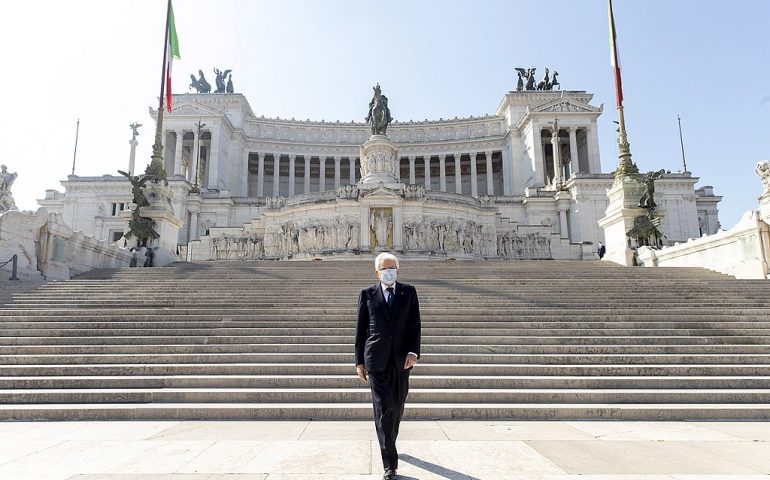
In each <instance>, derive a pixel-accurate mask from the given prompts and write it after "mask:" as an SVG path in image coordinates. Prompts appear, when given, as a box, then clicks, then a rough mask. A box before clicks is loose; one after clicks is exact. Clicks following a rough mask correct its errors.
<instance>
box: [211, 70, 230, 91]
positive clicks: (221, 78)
mask: <svg viewBox="0 0 770 480" xmlns="http://www.w3.org/2000/svg"><path fill="white" fill-rule="evenodd" d="M230 72H232V70H225V71H224V72H223V71H221V70H220V69H218V68H214V73H215V74H216V76H217V78H216V80H215V82H216V85H217V89H216V92H215V93H225V92H226V90H227V86H226V85H225V78H227V76H228V75H229V74H230Z"/></svg>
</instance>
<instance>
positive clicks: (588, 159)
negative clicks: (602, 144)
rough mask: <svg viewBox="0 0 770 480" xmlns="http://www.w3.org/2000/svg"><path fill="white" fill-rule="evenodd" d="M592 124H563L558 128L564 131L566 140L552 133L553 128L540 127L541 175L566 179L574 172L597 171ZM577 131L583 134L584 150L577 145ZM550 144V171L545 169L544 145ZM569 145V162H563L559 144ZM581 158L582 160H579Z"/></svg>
mask: <svg viewBox="0 0 770 480" xmlns="http://www.w3.org/2000/svg"><path fill="white" fill-rule="evenodd" d="M593 128H594V126H564V127H560V128H559V132H560V133H561V132H563V131H566V132H567V136H568V140H567V141H566V142H565V141H564V140H565V139H564V138H563V137H561V135H554V131H553V128H542V127H541V128H540V129H539V132H540V137H539V138H540V139H541V149H540V152H538V153H539V154H540V158H541V159H542V165H543V175H544V176H545V177H546V178H545V180H546V181H547V180H548V177H551V178H555V179H561V180H567V178H568V177H569V176H570V175H572V174H573V173H575V172H583V173H598V172H599V170H600V167H599V166H598V165H597V164H596V163H597V162H598V158H599V156H598V145H596V141H595V138H594V135H593ZM578 132H583V133H584V134H585V150H584V151H583V153H581V150H582V148H580V147H579V146H578V138H577V136H578ZM546 145H551V146H552V152H553V160H554V162H553V167H552V169H551V170H550V171H547V172H546V171H545V157H546V154H545V146H546ZM562 145H569V163H568V164H567V163H565V162H564V159H563V158H561V152H562V150H561V146H562ZM581 159H582V162H581Z"/></svg>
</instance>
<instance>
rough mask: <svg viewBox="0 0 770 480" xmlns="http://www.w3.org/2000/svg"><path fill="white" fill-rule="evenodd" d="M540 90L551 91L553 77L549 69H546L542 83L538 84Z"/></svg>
mask: <svg viewBox="0 0 770 480" xmlns="http://www.w3.org/2000/svg"><path fill="white" fill-rule="evenodd" d="M537 89H538V90H550V89H551V77H550V75H548V69H547V68H546V69H545V75H543V79H542V80H540V83H538V84H537Z"/></svg>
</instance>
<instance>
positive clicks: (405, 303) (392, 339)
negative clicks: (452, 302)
mask: <svg viewBox="0 0 770 480" xmlns="http://www.w3.org/2000/svg"><path fill="white" fill-rule="evenodd" d="M374 273H375V275H376V276H377V278H378V279H379V281H378V282H377V283H375V284H374V285H372V286H371V287H368V288H365V289H363V290H362V291H361V295H360V296H359V297H358V321H357V323H356V347H355V349H356V370H357V372H358V377H359V378H360V379H361V381H363V382H366V381H367V380H368V382H369V388H370V389H371V391H372V404H373V407H374V425H375V427H376V429H377V439H378V440H379V442H380V453H381V455H382V466H383V468H384V469H385V474H384V475H383V477H382V478H383V480H393V479H395V478H396V469H397V468H398V451H396V437H398V426H399V424H400V423H401V417H402V416H403V415H404V403H405V402H406V395H407V393H408V392H409V371H410V370H411V369H412V367H413V366H414V364H415V363H417V359H419V358H420V303H419V301H418V300H417V290H415V288H414V287H413V286H412V285H408V284H406V283H401V282H396V278H397V277H398V258H396V257H395V256H394V255H392V254H390V253H381V254H379V255H377V258H375V260H374Z"/></svg>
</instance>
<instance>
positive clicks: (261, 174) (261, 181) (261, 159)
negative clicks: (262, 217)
mask: <svg viewBox="0 0 770 480" xmlns="http://www.w3.org/2000/svg"><path fill="white" fill-rule="evenodd" d="M257 159H258V164H257V168H258V169H259V170H258V171H257V196H258V197H264V196H265V154H264V153H262V152H259V153H257Z"/></svg>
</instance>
